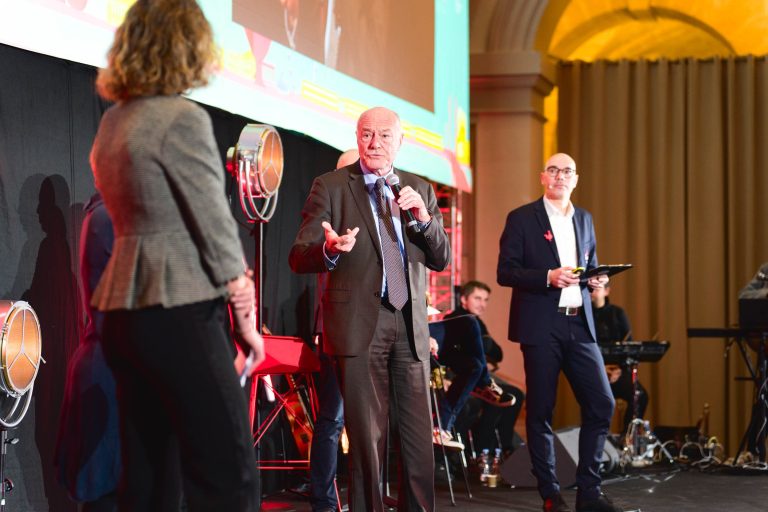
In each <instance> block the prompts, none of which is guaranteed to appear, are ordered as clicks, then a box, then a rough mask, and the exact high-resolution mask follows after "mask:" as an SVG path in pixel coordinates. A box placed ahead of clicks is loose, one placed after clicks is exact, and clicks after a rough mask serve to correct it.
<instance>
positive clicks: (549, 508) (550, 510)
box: [542, 492, 571, 512]
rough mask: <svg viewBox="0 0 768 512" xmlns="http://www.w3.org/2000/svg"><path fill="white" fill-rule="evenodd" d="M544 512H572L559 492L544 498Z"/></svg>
mask: <svg viewBox="0 0 768 512" xmlns="http://www.w3.org/2000/svg"><path fill="white" fill-rule="evenodd" d="M542 508H543V509H544V512H571V508H570V507H569V506H568V504H567V503H566V502H565V500H564V499H563V495H562V494H560V493H559V492H558V493H555V494H553V495H552V496H550V497H548V498H545V499H544V506H543V507H542Z"/></svg>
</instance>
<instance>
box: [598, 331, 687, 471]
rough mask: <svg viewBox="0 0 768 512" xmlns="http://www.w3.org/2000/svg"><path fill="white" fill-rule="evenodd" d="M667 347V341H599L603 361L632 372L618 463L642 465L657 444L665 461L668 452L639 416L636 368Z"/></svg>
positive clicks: (669, 457)
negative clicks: (629, 416)
mask: <svg viewBox="0 0 768 512" xmlns="http://www.w3.org/2000/svg"><path fill="white" fill-rule="evenodd" d="M668 349H669V342H668V341H655V340H654V341H614V342H611V343H606V344H602V345H601V346H600V351H601V352H602V354H603V359H604V361H605V363H606V364H618V365H621V366H624V367H628V368H630V370H631V372H632V389H633V393H632V403H631V404H630V406H631V407H632V421H631V422H630V424H629V428H628V429H627V432H626V434H625V435H624V449H623V450H622V454H621V465H622V466H626V465H627V464H630V465H631V466H633V467H644V466H647V465H649V464H650V463H652V462H653V454H654V450H655V449H656V448H657V447H659V448H660V449H661V451H662V453H664V455H665V456H666V457H667V459H668V460H669V461H672V459H673V458H672V455H671V454H670V453H669V451H667V449H666V448H665V447H664V445H662V444H661V443H659V441H658V439H656V436H655V435H654V434H653V432H652V431H651V428H650V423H649V422H648V421H646V420H643V419H642V418H640V417H639V416H640V411H639V410H638V408H639V403H638V396H639V395H640V388H639V380H638V368H639V366H640V363H655V362H657V361H659V360H660V359H661V358H662V357H663V356H664V354H666V353H667V350H668Z"/></svg>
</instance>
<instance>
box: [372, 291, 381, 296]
mask: <svg viewBox="0 0 768 512" xmlns="http://www.w3.org/2000/svg"><path fill="white" fill-rule="evenodd" d="M373 296H374V297H381V292H373Z"/></svg>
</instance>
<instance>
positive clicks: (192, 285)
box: [91, 96, 245, 311]
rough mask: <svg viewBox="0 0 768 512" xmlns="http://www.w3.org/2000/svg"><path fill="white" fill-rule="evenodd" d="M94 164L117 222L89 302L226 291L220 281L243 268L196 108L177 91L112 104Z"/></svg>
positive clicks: (192, 298) (104, 304)
mask: <svg viewBox="0 0 768 512" xmlns="http://www.w3.org/2000/svg"><path fill="white" fill-rule="evenodd" d="M91 166H92V168H93V173H94V175H95V178H96V188H98V189H99V191H100V192H101V194H102V196H103V197H104V203H105V205H106V207H107V210H108V211H109V214H110V217H112V221H113V223H114V229H115V243H114V247H113V250H112V257H111V259H110V260H109V263H108V265H107V268H106V269H105V271H104V274H103V275H102V278H101V281H100V282H99V284H98V286H97V288H96V290H95V292H94V295H93V299H92V305H93V306H95V307H97V308H98V309H100V310H102V311H109V310H115V309H139V308H145V307H149V306H156V305H161V306H163V307H173V306H180V305H184V304H191V303H194V302H201V301H204V300H210V299H214V298H217V297H220V296H223V295H224V294H225V291H226V288H225V284H226V282H227V281H228V280H230V279H232V278H234V277H237V276H238V275H240V274H242V273H243V270H244V268H245V266H244V258H243V248H242V245H241V243H240V238H239V237H238V234H237V225H236V223H235V220H234V219H233V217H232V214H231V212H230V210H229V206H228V204H227V201H226V197H225V194H224V170H223V168H222V165H221V159H220V157H219V154H218V150H217V148H216V143H215V139H214V136H213V128H212V125H211V120H210V118H209V117H208V114H207V113H206V112H205V111H204V110H203V109H202V108H201V107H199V106H197V105H195V104H194V103H192V102H191V101H189V100H186V99H184V98H182V97H180V96H155V97H146V98H137V99H133V100H130V101H127V102H121V103H119V104H117V105H115V106H113V107H112V108H110V109H109V110H108V111H107V112H106V113H105V114H104V117H103V118H102V120H101V124H100V125H99V130H98V133H97V134H96V139H95V141H94V143H93V149H92V150H91Z"/></svg>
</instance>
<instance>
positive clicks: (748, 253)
mask: <svg viewBox="0 0 768 512" xmlns="http://www.w3.org/2000/svg"><path fill="white" fill-rule="evenodd" d="M558 83H559V120H558V140H559V150H560V151H564V152H567V153H570V154H571V155H573V156H574V158H575V159H576V162H577V166H578V172H579V175H580V179H579V184H578V187H577V189H576V192H575V193H574V196H573V200H574V203H576V204H578V205H580V206H583V207H585V208H587V209H589V210H590V211H591V212H592V213H593V215H594V220H595V226H596V232H597V242H598V246H597V247H598V256H599V259H600V261H601V262H603V263H625V262H626V263H633V264H634V265H635V268H634V269H633V270H632V271H630V272H628V273H625V274H622V275H620V276H617V277H616V278H615V279H614V280H613V286H612V290H611V297H610V298H611V301H612V302H613V303H615V304H618V305H620V306H622V307H624V308H625V309H626V310H627V313H628V314H629V317H630V320H631V323H632V327H633V331H632V332H633V336H634V338H635V339H640V340H647V339H651V338H656V339H666V340H669V341H670V342H671V349H670V350H669V352H668V353H667V355H666V356H665V357H664V358H663V359H662V361H661V362H659V363H647V364H642V365H641V366H640V380H641V381H642V382H643V383H644V384H645V385H646V387H647V388H648V390H649V394H650V405H649V413H648V414H647V417H648V418H649V419H650V420H651V421H652V423H653V424H657V425H662V424H663V425H693V424H695V422H696V421H698V419H699V417H700V415H701V413H702V409H703V406H704V404H705V403H708V404H710V410H711V415H710V424H709V433H710V434H712V435H716V436H717V437H718V439H719V440H720V441H721V442H724V443H726V444H727V448H728V453H729V454H733V452H735V451H736V448H737V446H738V443H739V441H740V439H741V436H742V434H743V433H744V430H745V429H746V426H747V421H748V418H749V414H750V409H751V399H752V392H753V386H752V384H751V383H749V382H744V381H736V380H734V378H735V377H737V376H745V375H748V371H747V369H746V367H745V365H744V363H743V362H742V360H741V357H740V355H739V353H738V351H737V350H736V347H734V348H732V349H731V351H730V354H729V357H728V358H727V359H726V358H724V352H725V348H726V340H724V339H704V338H688V337H687V331H686V330H687V328H688V327H727V326H735V325H736V324H737V323H738V299H737V295H738V291H739V289H740V288H741V287H742V286H744V285H745V284H746V283H747V281H749V280H750V279H751V277H752V276H753V275H754V273H755V272H756V270H757V268H758V266H759V265H760V264H761V263H762V262H764V261H768V237H767V236H766V235H767V234H768V205H767V204H766V201H765V198H766V197H768V175H767V174H766V170H767V168H768V146H767V145H766V144H765V141H766V140H768V133H767V127H766V123H767V122H768V87H767V86H768V63H767V62H766V59H765V58H764V57H761V58H757V57H743V58H734V59H711V60H681V61H667V60H660V61H632V62H630V61H619V62H608V61H598V62H594V63H584V62H570V63H564V64H562V65H561V66H560V69H559V79H558ZM750 355H751V356H752V357H753V359H754V357H755V354H754V353H751V354H750ZM565 387H566V386H561V388H565ZM567 393H569V391H562V390H561V396H563V398H566V399H561V400H559V406H558V410H557V415H556V416H557V420H558V423H562V424H571V423H576V422H578V407H577V406H576V404H575V400H573V399H572V395H571V396H567Z"/></svg>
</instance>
